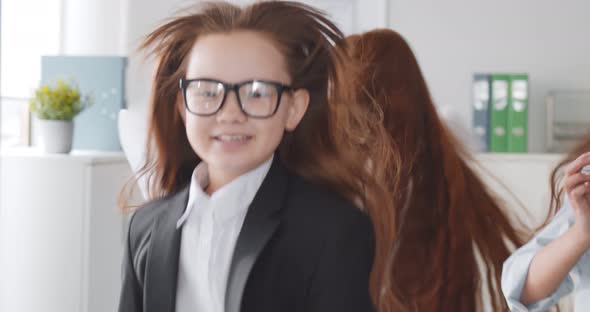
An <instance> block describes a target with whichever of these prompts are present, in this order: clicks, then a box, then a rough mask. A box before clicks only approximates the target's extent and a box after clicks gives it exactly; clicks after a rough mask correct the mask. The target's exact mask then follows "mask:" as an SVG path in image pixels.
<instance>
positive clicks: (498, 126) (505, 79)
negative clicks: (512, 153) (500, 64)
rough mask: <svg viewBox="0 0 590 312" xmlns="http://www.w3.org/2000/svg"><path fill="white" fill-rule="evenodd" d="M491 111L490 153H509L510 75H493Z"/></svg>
mask: <svg viewBox="0 0 590 312" xmlns="http://www.w3.org/2000/svg"><path fill="white" fill-rule="evenodd" d="M491 82H492V83H491V85H492V88H491V96H490V98H491V103H492V105H491V109H490V125H489V126H490V149H489V150H490V152H496V153H498V152H500V153H501V152H507V151H508V136H507V129H506V128H507V126H508V102H509V95H510V75H505V74H492V76H491Z"/></svg>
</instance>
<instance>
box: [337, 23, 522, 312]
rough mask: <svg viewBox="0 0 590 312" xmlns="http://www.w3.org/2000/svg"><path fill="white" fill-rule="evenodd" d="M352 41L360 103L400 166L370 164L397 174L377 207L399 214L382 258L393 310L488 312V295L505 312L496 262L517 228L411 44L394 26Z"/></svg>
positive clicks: (514, 242) (517, 241)
mask: <svg viewBox="0 0 590 312" xmlns="http://www.w3.org/2000/svg"><path fill="white" fill-rule="evenodd" d="M348 44H349V46H350V48H351V54H352V56H353V58H355V59H356V60H358V61H360V62H361V63H362V64H363V66H364V67H363V70H361V71H360V73H359V81H360V83H361V85H362V90H363V92H361V94H360V100H359V102H361V103H365V105H368V107H369V109H370V110H374V109H375V107H374V104H373V103H377V104H378V105H379V107H380V108H381V110H382V111H381V113H382V122H383V125H384V127H385V128H386V131H387V133H388V134H389V136H390V139H391V140H392V141H393V142H392V144H391V145H392V146H394V148H395V149H396V151H395V152H394V154H397V155H398V157H399V159H401V166H400V167H399V168H393V167H391V166H389V165H385V166H384V164H386V163H384V162H383V161H381V160H380V159H374V160H373V166H372V170H373V171H376V172H388V171H391V172H397V173H396V176H397V177H398V178H397V179H394V180H391V181H385V182H384V183H386V187H387V188H388V189H389V190H390V192H391V193H393V194H395V195H396V196H395V197H394V201H393V202H391V204H389V205H384V206H383V207H382V210H386V209H391V210H394V211H395V212H394V213H395V219H396V228H397V237H396V241H395V244H394V245H393V247H392V248H391V252H390V257H389V258H388V261H389V265H390V267H391V270H390V271H389V272H388V273H389V274H391V276H390V283H389V284H386V285H383V289H382V292H383V293H390V297H392V298H395V300H397V304H399V310H406V311H449V312H450V311H453V312H457V311H465V312H473V311H482V310H483V309H484V308H483V307H484V299H483V293H484V292H485V291H487V293H488V295H489V296H488V298H489V303H488V304H487V305H488V306H491V307H492V310H493V311H507V310H508V307H507V305H506V303H505V302H504V299H503V296H502V294H501V290H500V278H501V271H502V264H503V262H504V260H505V259H506V258H508V256H510V254H511V251H512V250H513V248H514V246H520V245H521V244H522V239H521V234H522V232H519V231H517V230H516V229H515V227H514V226H513V223H512V221H511V220H510V218H509V217H507V214H506V212H505V211H504V209H503V207H502V206H501V205H500V204H499V201H498V199H497V198H496V197H495V196H494V195H493V194H492V193H491V192H490V191H489V190H488V188H487V187H486V185H485V184H484V183H483V182H482V180H481V179H480V177H479V176H478V175H477V174H476V171H475V170H474V169H473V168H472V167H471V166H470V164H473V163H475V160H474V159H473V157H472V155H471V154H470V153H469V152H467V151H466V150H465V148H463V146H462V145H461V144H460V142H458V141H457V139H456V138H455V137H454V136H453V135H452V134H451V132H450V130H449V129H448V128H447V127H446V126H445V124H444V123H443V122H442V121H441V119H440V118H439V116H438V114H437V112H436V109H435V106H434V104H433V101H432V99H431V96H430V93H429V91H428V87H427V85H426V83H425V81H424V77H423V75H422V73H421V70H420V67H419V65H418V62H417V60H416V58H415V56H414V54H413V53H412V50H411V48H410V47H409V45H408V44H407V42H406V41H405V40H404V39H403V38H402V37H401V36H400V35H399V34H398V33H396V32H394V31H392V30H375V31H371V32H368V33H365V34H362V35H355V36H351V37H349V38H348ZM391 165H396V164H395V163H393V164H391ZM374 222H380V221H379V219H374ZM484 281H485V282H486V286H482V285H481V284H482V283H483V282H484ZM484 289H485V291H484ZM380 311H391V310H388V309H386V308H382V309H380Z"/></svg>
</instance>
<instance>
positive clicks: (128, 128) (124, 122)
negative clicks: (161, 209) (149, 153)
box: [118, 109, 148, 199]
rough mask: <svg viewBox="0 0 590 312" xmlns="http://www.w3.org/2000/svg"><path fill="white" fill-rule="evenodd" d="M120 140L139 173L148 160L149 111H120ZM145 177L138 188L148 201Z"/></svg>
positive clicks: (134, 168)
mask: <svg viewBox="0 0 590 312" xmlns="http://www.w3.org/2000/svg"><path fill="white" fill-rule="evenodd" d="M118 123H119V124H118V127H119V140H120V142H121V148H122V149H123V152H124V153H125V156H126V157H127V161H128V162H129V166H130V167H131V169H132V170H133V173H137V171H139V169H140V168H141V166H142V165H143V164H144V162H145V159H146V137H147V125H148V120H147V111H145V110H142V109H122V110H120V111H119V121H118ZM146 181H147V180H146V179H145V178H144V177H142V178H140V179H139V181H138V183H137V184H138V188H139V190H140V191H141V194H142V196H143V198H144V199H147V198H148V196H147V183H146Z"/></svg>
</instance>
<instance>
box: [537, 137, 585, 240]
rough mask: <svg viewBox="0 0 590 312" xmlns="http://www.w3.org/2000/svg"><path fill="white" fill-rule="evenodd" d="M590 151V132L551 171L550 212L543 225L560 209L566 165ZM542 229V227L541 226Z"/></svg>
mask: <svg viewBox="0 0 590 312" xmlns="http://www.w3.org/2000/svg"><path fill="white" fill-rule="evenodd" d="M587 152H590V133H588V134H587V135H586V136H585V137H584V138H583V139H581V140H580V141H579V142H578V143H577V144H576V145H575V146H574V147H573V148H572V149H571V150H570V151H569V153H567V155H566V156H565V157H564V158H563V159H562V160H561V161H560V162H559V163H558V164H557V165H556V166H555V168H553V171H552V172H551V178H550V180H549V183H550V186H551V203H550V206H549V212H548V214H547V218H546V220H545V223H544V224H543V225H542V226H541V228H542V227H544V226H545V225H547V224H548V223H549V222H550V221H551V219H552V218H553V217H554V216H555V214H556V213H557V212H558V211H559V209H560V208H561V206H562V201H563V196H564V194H563V188H561V182H562V181H563V178H564V175H565V167H566V166H567V165H568V164H569V163H571V162H572V161H574V160H576V158H578V157H579V156H580V155H582V154H584V153H587ZM539 229H540V228H539Z"/></svg>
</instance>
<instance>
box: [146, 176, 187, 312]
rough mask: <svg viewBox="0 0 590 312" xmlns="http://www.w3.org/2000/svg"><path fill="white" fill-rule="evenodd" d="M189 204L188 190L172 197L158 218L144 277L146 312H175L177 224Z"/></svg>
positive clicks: (178, 242) (178, 236)
mask: <svg viewBox="0 0 590 312" xmlns="http://www.w3.org/2000/svg"><path fill="white" fill-rule="evenodd" d="M187 202H188V187H185V188H184V189H182V190H181V191H179V192H178V193H176V194H175V195H172V197H170V199H168V200H167V201H166V202H165V203H164V205H167V207H165V211H164V212H163V213H162V214H161V215H160V216H159V217H158V218H157V219H156V222H155V223H154V228H153V230H152V232H151V235H152V237H151V246H150V250H149V251H148V259H147V266H146V271H147V272H146V273H147V274H146V277H145V279H146V280H145V289H144V291H145V293H144V298H145V299H144V304H145V305H144V309H145V310H144V311H145V312H162V311H174V309H175V303H176V283H177V280H178V257H179V253H180V234H181V229H182V228H179V229H176V222H177V221H178V219H179V218H180V216H181V215H182V213H183V211H184V209H185V208H186V205H187Z"/></svg>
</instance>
